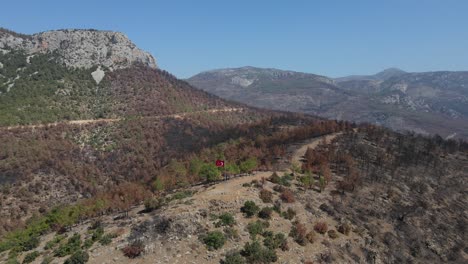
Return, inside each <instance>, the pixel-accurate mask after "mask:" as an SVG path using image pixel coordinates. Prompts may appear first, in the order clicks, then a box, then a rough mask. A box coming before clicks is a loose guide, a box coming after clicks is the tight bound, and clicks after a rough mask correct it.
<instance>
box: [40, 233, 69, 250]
mask: <svg viewBox="0 0 468 264" xmlns="http://www.w3.org/2000/svg"><path fill="white" fill-rule="evenodd" d="M65 237H66V236H65V235H56V236H55V237H54V238H53V239H52V240H50V241H48V242H47V243H46V244H45V246H44V249H46V250H47V249H52V248H53V247H55V246H56V245H57V244H58V243H60V242H61V241H62V240H63V239H64V238H65Z"/></svg>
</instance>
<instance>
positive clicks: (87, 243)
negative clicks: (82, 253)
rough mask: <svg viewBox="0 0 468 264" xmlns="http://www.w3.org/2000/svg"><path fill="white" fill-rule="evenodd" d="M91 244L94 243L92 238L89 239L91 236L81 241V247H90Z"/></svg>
mask: <svg viewBox="0 0 468 264" xmlns="http://www.w3.org/2000/svg"><path fill="white" fill-rule="evenodd" d="M93 244H94V240H93V239H91V238H88V239H86V240H85V241H84V242H83V248H86V249H88V248H90V247H92V246H93Z"/></svg>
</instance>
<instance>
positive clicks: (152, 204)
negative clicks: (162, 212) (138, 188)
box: [145, 198, 164, 212]
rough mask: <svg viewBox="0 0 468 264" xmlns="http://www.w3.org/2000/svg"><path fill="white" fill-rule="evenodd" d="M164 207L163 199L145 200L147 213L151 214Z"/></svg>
mask: <svg viewBox="0 0 468 264" xmlns="http://www.w3.org/2000/svg"><path fill="white" fill-rule="evenodd" d="M163 205H164V199H163V198H149V199H146V200H145V211H146V212H151V211H154V210H157V209H159V208H161V207H162V206H163Z"/></svg>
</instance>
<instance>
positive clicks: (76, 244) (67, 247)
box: [54, 234, 81, 257]
mask: <svg viewBox="0 0 468 264" xmlns="http://www.w3.org/2000/svg"><path fill="white" fill-rule="evenodd" d="M80 248H81V236H80V234H74V235H73V236H72V237H70V238H69V239H68V241H67V243H65V244H62V245H60V246H59V247H58V248H57V249H56V250H55V251H54V255H55V256H56V257H65V256H67V255H71V254H73V253H75V252H76V251H78V250H79V249H80Z"/></svg>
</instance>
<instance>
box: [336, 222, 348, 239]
mask: <svg viewBox="0 0 468 264" xmlns="http://www.w3.org/2000/svg"><path fill="white" fill-rule="evenodd" d="M338 232H340V233H342V234H344V235H347V236H348V235H349V233H350V232H351V225H350V224H348V223H343V224H341V225H339V226H338Z"/></svg>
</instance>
